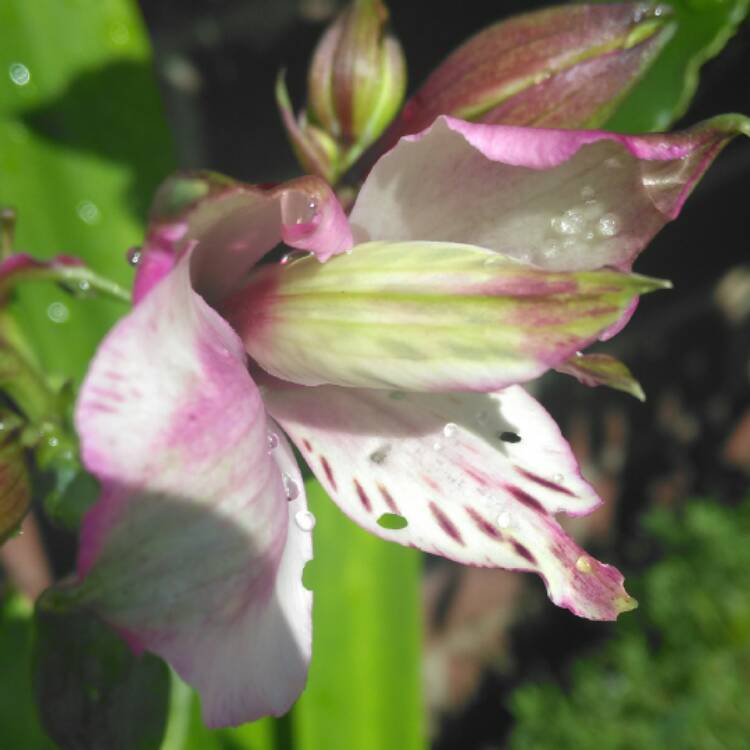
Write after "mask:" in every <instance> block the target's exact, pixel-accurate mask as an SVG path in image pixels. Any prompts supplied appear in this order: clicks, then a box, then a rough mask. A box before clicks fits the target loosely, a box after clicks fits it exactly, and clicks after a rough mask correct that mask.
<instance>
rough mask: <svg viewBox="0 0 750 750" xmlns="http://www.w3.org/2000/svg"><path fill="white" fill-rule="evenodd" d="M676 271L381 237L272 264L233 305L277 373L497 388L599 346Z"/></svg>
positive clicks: (245, 332)
mask: <svg viewBox="0 0 750 750" xmlns="http://www.w3.org/2000/svg"><path fill="white" fill-rule="evenodd" d="M666 286H668V284H667V283H666V282H662V281H658V280H654V279H650V278H646V277H644V276H638V275H635V274H627V273H621V272H618V271H609V270H606V271H605V270H601V271H586V272H579V273H561V272H550V271H545V270H543V269H540V268H536V267H533V266H529V265H526V264H523V263H520V262H518V261H515V260H513V259H510V258H507V257H505V256H502V255H498V254H495V253H491V252H490V251H487V250H484V249H482V248H477V247H473V246H470V245H460V244H455V243H441V242H406V243H387V242H370V243H366V244H363V245H359V246H357V247H356V248H354V251H353V252H352V253H351V254H350V255H341V256H337V257H335V258H332V259H331V260H330V261H328V262H327V263H325V264H322V265H321V264H320V263H318V262H317V261H316V260H314V259H312V258H305V259H301V260H299V261H296V262H294V263H291V264H286V265H274V266H265V267H262V268H260V269H259V270H258V271H256V272H255V274H254V275H253V276H252V277H251V278H250V281H249V283H248V285H247V286H245V287H244V288H243V289H242V290H241V291H240V292H238V293H236V294H235V295H233V296H232V297H231V298H230V299H229V300H227V302H226V305H225V307H224V309H223V314H224V315H225V316H226V317H228V319H229V320H230V322H231V323H232V325H233V326H234V328H235V330H237V331H238V332H239V334H240V336H241V337H242V339H243V341H244V343H245V348H246V349H247V351H248V353H249V354H250V355H251V356H252V357H253V358H254V359H255V361H256V362H257V363H258V364H260V365H261V366H262V367H263V368H264V369H265V370H267V371H268V372H269V373H271V374H272V375H275V376H277V377H280V378H283V379H284V380H288V381H292V382H295V383H299V384H302V385H321V384H323V383H330V384H334V385H344V386H357V387H368V388H400V389H404V390H415V391H451V390H455V391H459V390H461V391H466V390H469V391H492V390H496V389H498V388H503V387H505V386H507V385H510V384H511V383H519V382H523V381H526V380H530V379H532V378H534V377H537V376H538V375H540V374H541V373H542V372H544V371H545V370H547V369H549V368H550V367H555V366H557V365H558V364H560V363H561V362H564V361H565V360H566V359H568V358H569V357H570V356H572V355H573V354H574V353H575V352H577V351H579V350H580V349H582V348H583V347H585V346H587V345H588V344H589V343H591V342H592V341H594V340H596V338H597V337H598V336H600V335H601V334H603V333H605V332H606V331H607V329H608V328H610V327H611V326H613V325H615V324H616V323H617V322H618V321H619V320H620V319H621V317H622V316H623V315H624V314H625V313H626V312H627V310H628V306H629V304H630V303H631V301H632V300H633V299H634V298H635V297H636V296H637V295H639V294H642V293H645V292H648V291H652V290H655V289H659V288H664V287H666Z"/></svg>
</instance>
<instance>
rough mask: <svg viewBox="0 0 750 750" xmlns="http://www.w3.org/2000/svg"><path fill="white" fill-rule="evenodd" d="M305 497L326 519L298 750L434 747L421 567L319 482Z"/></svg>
mask: <svg viewBox="0 0 750 750" xmlns="http://www.w3.org/2000/svg"><path fill="white" fill-rule="evenodd" d="M307 493H308V500H309V502H310V505H311V508H312V510H313V511H314V513H315V516H316V518H317V519H318V522H317V525H316V527H315V532H314V533H315V557H314V559H313V560H312V561H311V562H310V563H308V568H306V570H305V583H306V585H307V586H309V587H310V588H311V589H312V590H313V591H314V593H315V603H314V607H313V625H314V627H313V660H312V665H311V668H310V677H309V680H308V685H307V688H306V690H305V692H304V693H303V694H302V698H301V699H300V700H299V702H298V703H297V705H296V706H295V708H294V710H293V722H294V744H293V747H294V748H296V749H297V750H319V749H320V748H325V749H326V750H351V749H352V748H357V750H382V748H398V749H399V750H411V749H412V748H415V749H416V748H423V747H426V740H425V737H424V718H423V706H422V699H421V689H420V627H421V622H420V605H419V601H420V596H419V590H420V589H419V583H420V571H421V558H420V556H419V554H418V553H417V552H416V551H414V550H412V549H406V548H403V547H400V546H398V545H395V544H388V543H387V542H384V541H382V540H381V539H377V538H375V537H373V536H370V535H368V534H367V533H365V532H364V531H362V530H361V529H359V528H357V527H356V526H354V525H353V524H352V522H351V521H350V520H349V519H348V518H346V517H345V516H344V515H343V513H341V511H340V510H339V509H338V508H336V507H335V506H334V504H333V503H332V502H331V501H330V500H329V499H328V498H327V497H326V495H325V492H324V491H323V489H322V488H321V486H320V485H319V484H318V483H317V482H315V481H309V482H308V483H307ZM308 573H309V575H308Z"/></svg>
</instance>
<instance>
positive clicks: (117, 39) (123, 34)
mask: <svg viewBox="0 0 750 750" xmlns="http://www.w3.org/2000/svg"><path fill="white" fill-rule="evenodd" d="M109 38H110V39H111V40H112V43H113V44H116V45H117V46H118V47H119V46H122V45H123V44H127V43H128V39H130V32H129V31H128V27H127V26H126V25H125V24H124V23H118V24H117V25H116V26H114V27H112V30H111V31H110V32H109Z"/></svg>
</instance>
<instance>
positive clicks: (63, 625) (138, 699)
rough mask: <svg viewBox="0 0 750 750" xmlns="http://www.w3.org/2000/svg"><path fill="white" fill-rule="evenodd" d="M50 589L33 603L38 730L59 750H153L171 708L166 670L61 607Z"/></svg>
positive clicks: (149, 656) (97, 624) (104, 627)
mask: <svg viewBox="0 0 750 750" xmlns="http://www.w3.org/2000/svg"><path fill="white" fill-rule="evenodd" d="M55 598H56V591H55V590H54V589H49V590H48V591H47V592H46V593H45V594H43V595H42V597H41V598H40V600H39V601H38V602H37V606H36V612H35V624H36V637H35V640H34V656H33V664H34V689H35V693H36V699H37V706H38V708H39V711H40V714H41V717H42V723H43V724H44V727H45V729H46V730H47V732H48V734H49V735H50V737H52V738H53V739H54V740H55V741H56V742H57V743H58V744H59V745H60V747H61V748H62V749H63V750H87V749H88V748H107V750H156V749H157V748H159V747H160V745H161V740H162V737H163V735H164V728H165V725H166V719H167V707H168V701H169V687H170V685H169V670H168V669H167V666H166V665H165V664H164V662H163V661H161V659H159V658H157V657H156V656H153V655H152V654H148V653H145V654H141V655H140V656H135V655H134V654H133V652H132V651H131V649H130V647H129V646H128V645H127V644H126V643H125V642H124V641H123V640H122V639H121V638H120V637H119V636H118V635H116V634H115V633H114V632H113V631H112V630H111V629H110V628H109V627H108V626H107V625H105V624H104V623H102V622H100V621H99V620H98V619H97V618H96V617H94V616H93V615H92V614H89V613H87V612H84V611H82V610H74V611H71V610H68V609H67V608H58V607H57V606H56V604H55Z"/></svg>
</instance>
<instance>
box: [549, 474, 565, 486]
mask: <svg viewBox="0 0 750 750" xmlns="http://www.w3.org/2000/svg"><path fill="white" fill-rule="evenodd" d="M552 481H553V482H554V483H555V484H564V483H565V477H564V476H563V475H562V474H555V475H554V476H553V477H552Z"/></svg>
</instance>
